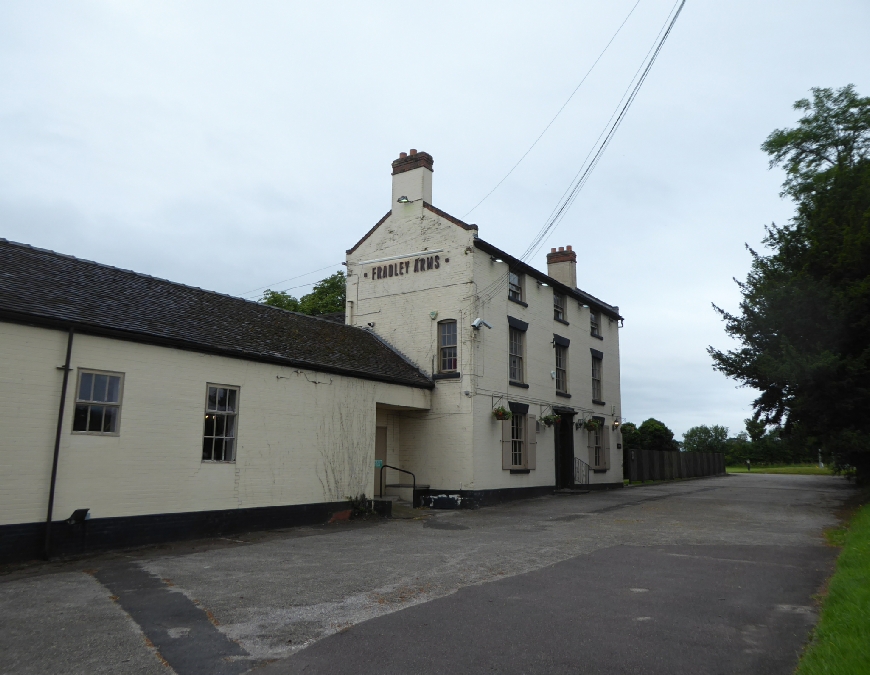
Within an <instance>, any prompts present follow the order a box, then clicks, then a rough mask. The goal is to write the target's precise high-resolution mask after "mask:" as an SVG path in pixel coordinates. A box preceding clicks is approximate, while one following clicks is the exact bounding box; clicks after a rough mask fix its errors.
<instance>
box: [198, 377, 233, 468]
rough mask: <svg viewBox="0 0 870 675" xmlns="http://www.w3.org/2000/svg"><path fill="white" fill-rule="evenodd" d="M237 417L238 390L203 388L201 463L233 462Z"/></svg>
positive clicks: (223, 387) (221, 387) (212, 385)
mask: <svg viewBox="0 0 870 675" xmlns="http://www.w3.org/2000/svg"><path fill="white" fill-rule="evenodd" d="M238 414H239V388H238V387H230V386H227V385H215V384H210V385H208V386H207V387H206V399H205V430H204V431H203V438H202V461H204V462H234V461H235V460H236V427H237V420H238Z"/></svg>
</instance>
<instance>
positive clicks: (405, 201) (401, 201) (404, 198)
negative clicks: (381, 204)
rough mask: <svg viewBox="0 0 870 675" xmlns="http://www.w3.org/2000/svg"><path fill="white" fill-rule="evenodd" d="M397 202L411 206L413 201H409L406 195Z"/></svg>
mask: <svg viewBox="0 0 870 675" xmlns="http://www.w3.org/2000/svg"><path fill="white" fill-rule="evenodd" d="M396 201H397V202H399V204H410V203H411V200H410V199H408V198H407V197H406V196H405V195H402V196H401V197H399V198H398V199H397V200H396Z"/></svg>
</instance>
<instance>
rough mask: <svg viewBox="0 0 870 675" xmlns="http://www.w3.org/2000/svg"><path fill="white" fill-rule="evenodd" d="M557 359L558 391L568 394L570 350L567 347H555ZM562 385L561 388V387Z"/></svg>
mask: <svg viewBox="0 0 870 675" xmlns="http://www.w3.org/2000/svg"><path fill="white" fill-rule="evenodd" d="M555 347H556V348H555V350H554V351H555V352H556V353H555V357H556V391H558V392H559V393H561V394H567V393H568V348H567V347H566V346H565V345H555ZM560 385H561V386H560Z"/></svg>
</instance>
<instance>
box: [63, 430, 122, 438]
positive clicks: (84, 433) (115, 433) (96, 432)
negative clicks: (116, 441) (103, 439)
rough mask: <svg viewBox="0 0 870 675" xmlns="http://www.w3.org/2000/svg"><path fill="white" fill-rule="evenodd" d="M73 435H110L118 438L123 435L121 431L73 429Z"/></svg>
mask: <svg viewBox="0 0 870 675" xmlns="http://www.w3.org/2000/svg"><path fill="white" fill-rule="evenodd" d="M70 433H71V434H72V435H73V436H108V437H110V438H117V437H118V436H120V435H121V432H120V431H71V432H70Z"/></svg>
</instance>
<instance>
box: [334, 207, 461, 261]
mask: <svg viewBox="0 0 870 675" xmlns="http://www.w3.org/2000/svg"><path fill="white" fill-rule="evenodd" d="M423 208H424V209H426V210H427V211H431V212H432V213H434V214H435V215H436V216H441V217H442V218H444V220H448V221H450V222H451V223H453V224H454V225H459V227H461V228H462V229H463V230H472V231H474V232H477V225H474V224H471V225H469V224H468V223H463V222H462V221H461V220H459V218H454V217H453V216H451V215H450V214H449V213H447V212H446V211H442V210H441V209H439V208H437V207H435V206H432V205H431V204H429V203H428V202H423ZM391 215H393V212H392V211H387V213H386V215H385V216H384V217H383V218H381V219H380V220H379V221H378V222H377V223H375V225H374V227H373V228H372V229H370V230H369V231H368V232H366V233H365V234H364V235H363V238H362V239H360V240H359V241H358V242H357V243H355V244H354V245H353V248H349V249H347V250H346V251H345V253H346V254H347V255H350V254H351V253H353V252H354V251H356V250H357V249H358V248H359V247H360V246H361V245H362V244H363V242H364V241H365V240H366V239H368V238H369V237H371V236H372V235H373V234H374V233H375V230H377V229H378V228H379V227H380V226H381V225H383V224H384V222H386V220H387V218H389V217H390V216H391Z"/></svg>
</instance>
